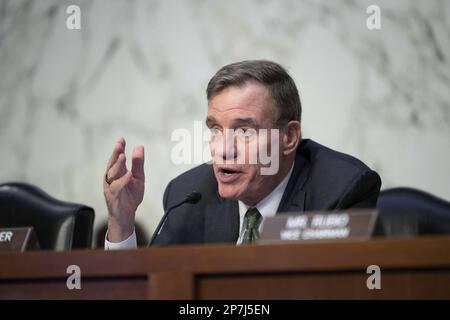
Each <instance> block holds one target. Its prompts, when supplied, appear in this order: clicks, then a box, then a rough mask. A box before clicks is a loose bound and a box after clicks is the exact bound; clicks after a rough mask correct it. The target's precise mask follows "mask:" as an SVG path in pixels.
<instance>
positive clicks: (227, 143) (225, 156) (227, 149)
mask: <svg viewBox="0 0 450 320" xmlns="http://www.w3.org/2000/svg"><path fill="white" fill-rule="evenodd" d="M221 144H222V146H221V148H219V149H220V152H221V156H222V160H224V161H226V160H233V159H235V158H236V157H237V148H236V138H235V136H234V131H233V130H230V129H227V130H225V132H224V133H223V135H222V143H221Z"/></svg>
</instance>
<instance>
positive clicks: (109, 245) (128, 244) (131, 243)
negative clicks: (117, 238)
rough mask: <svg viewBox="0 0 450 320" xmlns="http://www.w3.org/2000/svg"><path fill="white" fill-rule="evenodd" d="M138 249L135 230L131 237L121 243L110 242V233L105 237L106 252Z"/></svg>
mask: <svg viewBox="0 0 450 320" xmlns="http://www.w3.org/2000/svg"><path fill="white" fill-rule="evenodd" d="M135 248H137V241H136V231H135V230H133V233H132V234H131V236H129V237H128V238H127V239H125V240H123V241H121V242H109V241H108V232H106V235H105V250H120V249H135Z"/></svg>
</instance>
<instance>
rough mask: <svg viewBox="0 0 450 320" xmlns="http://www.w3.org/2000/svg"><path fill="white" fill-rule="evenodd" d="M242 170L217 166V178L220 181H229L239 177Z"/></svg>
mask: <svg viewBox="0 0 450 320" xmlns="http://www.w3.org/2000/svg"><path fill="white" fill-rule="evenodd" d="M241 174H242V171H241V170H240V169H239V168H236V167H219V168H218V170H217V179H218V180H219V181H220V182H222V183H231V182H234V181H235V180H236V179H238V178H239V177H240V175H241Z"/></svg>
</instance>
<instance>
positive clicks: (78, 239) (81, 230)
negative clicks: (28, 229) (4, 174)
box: [0, 182, 94, 250]
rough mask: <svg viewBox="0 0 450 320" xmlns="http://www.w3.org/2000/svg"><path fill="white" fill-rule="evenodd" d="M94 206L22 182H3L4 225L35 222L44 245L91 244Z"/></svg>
mask: <svg viewBox="0 0 450 320" xmlns="http://www.w3.org/2000/svg"><path fill="white" fill-rule="evenodd" d="M93 223H94V210H93V209H92V208H90V207H87V206H85V205H81V204H76V203H69V202H63V201H60V200H57V199H55V198H53V197H51V196H50V195H48V194H47V193H45V192H44V191H42V190H41V189H39V188H37V187H35V186H33V185H30V184H27V183H21V182H12V183H4V184H0V227H22V226H23V227H25V226H32V227H34V229H35V232H36V236H37V238H38V241H39V245H40V248H41V249H47V250H70V249H72V248H90V247H91V245H92V232H93Z"/></svg>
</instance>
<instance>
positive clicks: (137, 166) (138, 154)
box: [131, 146, 145, 180]
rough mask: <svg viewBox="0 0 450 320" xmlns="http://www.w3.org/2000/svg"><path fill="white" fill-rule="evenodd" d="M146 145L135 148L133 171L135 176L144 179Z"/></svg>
mask: <svg viewBox="0 0 450 320" xmlns="http://www.w3.org/2000/svg"><path fill="white" fill-rule="evenodd" d="M144 158H145V156H144V147H143V146H137V147H134V149H133V155H132V165H131V172H132V173H133V177H135V178H137V179H141V180H144V178H145V174H144Z"/></svg>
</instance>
